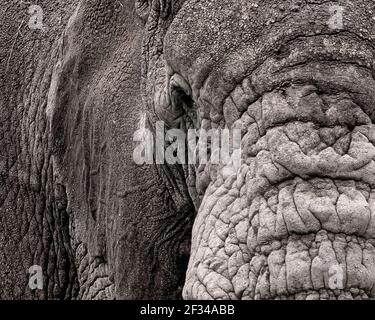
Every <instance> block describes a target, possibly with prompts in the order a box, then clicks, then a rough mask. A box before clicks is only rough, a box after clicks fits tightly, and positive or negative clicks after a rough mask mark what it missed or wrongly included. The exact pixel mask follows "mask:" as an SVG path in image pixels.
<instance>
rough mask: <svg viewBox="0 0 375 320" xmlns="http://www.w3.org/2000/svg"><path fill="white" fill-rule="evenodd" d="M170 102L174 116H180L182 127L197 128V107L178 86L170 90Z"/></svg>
mask: <svg viewBox="0 0 375 320" xmlns="http://www.w3.org/2000/svg"><path fill="white" fill-rule="evenodd" d="M171 89H172V90H171V98H172V99H171V102H172V105H173V106H172V107H173V110H174V111H175V112H176V114H180V115H182V116H181V118H180V119H181V121H182V122H184V123H183V127H185V128H187V129H190V128H197V107H196V104H195V102H194V100H193V98H192V97H191V96H190V95H189V94H188V93H186V91H185V90H184V89H183V88H181V87H178V86H175V87H173V88H171Z"/></svg>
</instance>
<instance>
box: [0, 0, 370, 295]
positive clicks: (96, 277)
mask: <svg viewBox="0 0 375 320" xmlns="http://www.w3.org/2000/svg"><path fill="white" fill-rule="evenodd" d="M37 2H38V3H37V4H39V5H40V6H41V7H42V8H43V9H44V14H45V16H44V20H45V24H46V25H47V27H48V29H46V30H43V31H41V30H29V29H28V28H27V20H28V18H29V16H28V14H27V8H28V5H27V4H25V3H23V2H16V1H5V4H4V5H2V7H1V11H0V17H1V19H0V23H1V28H0V30H1V31H0V39H1V40H2V41H1V44H0V46H1V50H0V55H1V56H0V61H1V62H0V63H1V64H0V68H1V80H2V81H1V83H0V85H1V88H0V89H1V90H0V92H1V93H0V94H1V100H0V101H1V104H0V106H1V114H0V116H1V121H0V130H1V131H0V132H1V135H0V137H1V139H0V146H1V149H2V150H3V151H2V155H1V157H0V170H1V171H0V172H1V175H0V183H1V194H0V197H1V201H0V204H1V207H0V219H1V220H0V297H1V298H3V299H14V298H27V299H45V298H50V299H51V298H59V299H62V298H66V299H70V298H80V299H113V298H117V299H135V298H138V299H144V298H150V299H154V298H159V299H176V298H180V297H181V295H182V296H183V297H184V298H188V299H365V298H372V297H374V296H375V286H374V284H375V248H374V246H375V241H374V239H375V214H374V212H375V189H374V188H375V163H374V161H373V159H374V158H375V146H374V144H375V127H374V125H373V124H372V121H373V117H374V115H373V113H374V112H373V108H374V106H375V80H374V77H373V73H374V70H375V69H374V54H375V45H374V37H375V23H374V18H373V15H374V14H375V4H374V2H373V1H370V0H359V1H327V0H314V1H312V0H304V1H300V0H284V1H279V0H266V1H265V0H262V1H260V0H259V1H258V0H200V1H198V0H186V1H182V0H181V1H178V0H176V1H172V0H153V1H136V3H134V1H131V0H108V1H103V0H92V1H80V2H79V1H78V0H70V1H60V0H55V1H52V0H44V1H37ZM337 4H340V5H342V6H344V8H345V11H344V26H343V29H340V30H338V29H332V28H329V26H328V21H329V19H330V17H331V15H332V13H331V12H330V7H331V6H332V5H337ZM22 21H24V23H23V24H21V22H22ZM189 108H192V109H191V110H193V112H187V111H186V110H187V109H189ZM192 114H193V116H192ZM144 116H146V118H147V127H148V128H150V129H151V130H154V127H155V122H156V121H157V120H163V121H165V122H166V123H167V125H168V126H169V127H170V128H186V127H189V126H190V125H191V123H198V126H199V127H200V128H205V129H209V128H224V127H230V128H239V129H241V130H242V143H241V146H242V158H241V167H240V169H239V170H238V171H236V170H233V168H231V166H230V164H227V165H219V166H217V165H211V164H210V163H209V164H207V165H206V166H197V167H195V166H187V165H174V166H171V165H158V166H156V165H143V166H137V165H136V164H135V163H134V161H133V159H132V153H133V148H134V146H135V143H134V142H133V134H134V132H135V131H136V130H137V129H138V128H139V125H140V119H142V118H144ZM191 117H193V118H194V119H191ZM193 223H194V226H193ZM188 259H189V264H188V265H187V261H188ZM34 264H37V265H41V266H42V268H43V272H44V287H43V289H42V290H34V291H32V290H30V289H29V287H28V285H27V283H28V273H27V269H28V268H29V267H30V266H31V265H34ZM332 270H334V271H337V270H342V273H343V274H342V282H341V283H340V284H339V285H338V287H337V286H336V287H335V288H333V287H332V284H331V278H332ZM185 274H186V279H185Z"/></svg>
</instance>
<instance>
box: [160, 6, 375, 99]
mask: <svg viewBox="0 0 375 320" xmlns="http://www.w3.org/2000/svg"><path fill="white" fill-rule="evenodd" d="M353 6H354V4H353V3H351V2H344V4H343V5H342V6H339V5H338V4H337V2H335V1H306V2H302V1H297V0H285V1H275V0H262V1H258V0H187V1H186V2H185V3H184V5H183V6H182V8H181V10H180V11H179V12H178V14H177V15H176V17H175V18H174V19H173V22H172V23H171V25H170V27H169V29H168V32H167V34H166V37H165V42H164V49H165V51H164V52H165V59H166V61H167V63H168V65H169V66H170V67H171V68H172V70H173V71H175V72H178V73H179V74H181V75H182V76H183V77H184V78H185V79H186V80H187V81H188V82H189V83H190V85H191V87H192V91H193V94H194V95H196V96H201V95H200V90H201V89H202V87H203V86H204V87H205V89H209V90H204V91H210V92H211V93H212V96H213V97H215V99H217V100H218V101H211V102H213V103H216V102H218V103H220V101H219V100H220V99H221V98H222V97H223V96H225V95H226V93H227V92H230V91H231V90H233V85H235V84H236V83H238V82H240V81H241V80H242V79H243V77H244V76H245V75H247V74H250V73H251V72H252V71H253V70H254V69H255V68H257V67H259V66H260V65H261V64H262V63H264V62H265V60H266V59H267V58H268V57H270V56H272V55H274V54H275V53H276V54H278V53H280V52H281V51H280V50H281V49H282V48H283V47H285V46H286V44H289V43H290V42H291V41H292V40H294V39H296V38H298V37H302V38H303V39H306V40H307V39H308V38H309V37H310V36H312V35H319V34H321V35H325V36H328V35H329V34H332V35H334V34H337V32H338V31H340V33H341V34H342V33H343V32H344V31H347V32H348V33H350V34H351V35H355V34H357V35H361V37H362V38H367V39H369V40H370V38H371V37H372V36H371V35H372V34H373V33H374V31H375V30H370V29H368V28H367V29H366V28H364V27H363V26H362V25H361V26H359V25H358V24H356V23H355V21H358V17H356V16H355V14H354V12H357V14H358V12H359V11H360V12H361V19H362V20H361V21H362V22H363V23H366V21H373V20H371V19H372V16H371V14H369V13H368V12H369V10H368V8H369V6H370V7H372V8H373V9H375V5H374V2H373V1H371V2H370V1H367V0H359V1H356V4H355V6H356V7H355V8H354V7H353ZM354 9H355V10H354ZM340 14H341V15H342V17H341V18H342V19H341V20H342V22H343V25H342V26H339V25H337V22H340V21H339V20H340V19H339V18H340V17H339V16H338V15H340ZM367 25H368V26H372V27H371V29H374V28H373V26H374V24H373V23H368V24H367ZM353 39H354V36H353ZM314 48H315V50H321V46H315V47H314ZM342 48H343V46H342V45H341V44H340V45H337V46H334V47H333V49H334V50H336V51H339V50H340V49H342ZM286 51H287V50H286ZM300 52H301V53H303V50H301V51H300ZM283 55H284V54H283V52H281V56H283ZM209 100H210V99H209Z"/></svg>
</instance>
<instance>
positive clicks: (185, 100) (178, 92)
mask: <svg viewBox="0 0 375 320" xmlns="http://www.w3.org/2000/svg"><path fill="white" fill-rule="evenodd" d="M172 97H173V102H174V103H175V106H176V107H177V108H182V109H184V111H186V110H187V109H191V108H192V107H193V106H194V101H193V99H192V97H191V96H190V95H188V94H187V93H186V92H185V91H184V89H182V88H180V87H174V88H173V89H172Z"/></svg>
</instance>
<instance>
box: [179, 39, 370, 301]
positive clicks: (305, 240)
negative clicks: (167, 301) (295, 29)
mask: <svg viewBox="0 0 375 320" xmlns="http://www.w3.org/2000/svg"><path fill="white" fill-rule="evenodd" d="M335 41H336V42H337V41H341V44H342V46H341V48H343V49H342V50H341V51H340V53H338V55H340V56H341V59H340V60H338V61H329V60H327V58H328V56H329V55H330V54H332V53H330V50H331V49H330V46H326V47H320V48H321V50H320V53H319V56H318V53H316V58H317V59H316V60H311V55H312V54H314V53H313V52H310V53H309V54H306V57H307V56H309V61H310V62H304V61H303V60H304V53H306V51H298V50H297V51H298V52H299V54H298V55H297V54H293V52H292V51H293V50H292V51H290V50H289V49H287V52H288V54H285V52H284V53H283V57H282V58H280V59H279V60H278V61H276V60H274V61H273V63H271V64H268V66H269V65H271V66H272V68H275V70H273V71H272V72H271V70H270V68H271V67H267V65H266V64H264V65H263V66H261V67H260V68H258V69H257V70H256V71H255V72H254V73H253V74H252V76H251V77H250V79H246V80H244V82H243V83H242V84H241V90H242V91H241V90H237V92H242V93H243V95H242V96H238V95H237V97H236V96H235V95H232V97H231V101H229V102H228V101H226V102H225V104H224V107H223V109H224V117H225V120H226V123H230V122H231V124H232V127H238V128H241V130H242V142H241V148H242V155H241V161H242V162H241V167H240V169H239V171H238V172H236V173H235V174H233V175H229V176H228V175H225V174H224V171H220V170H218V174H217V177H216V179H215V180H212V181H211V183H210V184H209V185H208V187H207V190H206V191H205V196H204V197H203V200H202V204H201V206H200V209H199V212H198V215H197V218H196V221H195V224H194V228H193V239H192V251H191V258H190V262H189V267H188V272H187V278H186V283H185V287H184V297H185V298H188V299H192V298H194V299H212V298H214V299H365V298H369V297H374V296H375V289H374V288H375V286H374V285H375V164H374V161H373V159H374V158H375V146H374V144H375V126H374V125H373V121H372V117H373V108H374V105H375V104H374V101H373V99H374V97H375V94H374V92H373V90H374V89H373V88H375V86H374V84H375V83H374V79H373V77H372V72H371V70H372V68H371V66H370V65H366V63H367V62H368V61H370V60H367V59H366V57H364V56H363V57H355V56H351V55H350V54H349V51H346V49H348V48H349V47H348V46H345V45H344V43H345V41H346V39H344V38H341V39H340V38H339V36H332V38H327V37H326V38H325V39H324V38H323V37H319V36H317V37H315V38H311V39H308V40H307V42H309V43H311V42H315V44H314V45H313V46H310V45H306V40H304V41H303V42H299V40H296V43H295V45H294V48H297V47H298V46H301V47H304V48H316V47H317V45H318V43H322V44H323V43H324V42H325V43H326V44H328V43H329V42H332V43H333V42H335ZM357 45H359V44H357ZM306 50H309V49H306ZM311 50H312V49H311ZM348 50H349V49H348ZM362 52H366V51H362ZM318 58H319V59H318ZM362 58H363V59H362ZM273 59H276V58H273ZM292 60H294V61H299V62H298V63H292ZM366 61H367V62H366ZM267 74H268V76H267V77H266V75H267ZM270 74H273V75H274V76H273V77H272V78H271V77H270ZM267 79H268V80H269V81H266V80H267ZM244 83H245V84H246V83H247V84H248V83H251V85H252V90H253V91H254V90H255V91H257V92H261V94H260V96H259V97H257V99H255V101H253V102H252V103H250V105H249V106H248V107H247V108H243V107H241V103H243V101H244V100H246V99H247V98H246V99H245V98H244V96H246V97H249V96H250V95H249V94H246V92H245V91H246V90H245V89H244V88H245V85H244ZM231 108H232V109H231ZM234 108H236V109H235V110H237V111H236V114H238V118H237V119H233V112H228V111H225V110H234ZM241 108H242V109H243V110H242V111H241Z"/></svg>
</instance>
